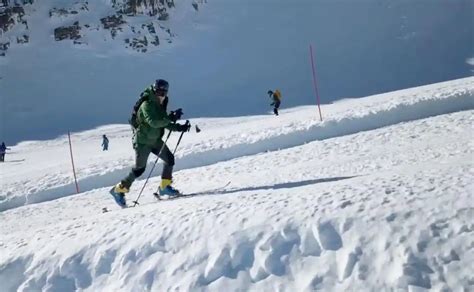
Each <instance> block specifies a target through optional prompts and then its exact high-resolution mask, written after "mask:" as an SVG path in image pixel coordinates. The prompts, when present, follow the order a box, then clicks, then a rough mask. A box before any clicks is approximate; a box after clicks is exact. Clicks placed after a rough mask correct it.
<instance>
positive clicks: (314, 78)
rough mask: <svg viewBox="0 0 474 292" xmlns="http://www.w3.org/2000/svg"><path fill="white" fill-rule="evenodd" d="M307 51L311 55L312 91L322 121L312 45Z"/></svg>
mask: <svg viewBox="0 0 474 292" xmlns="http://www.w3.org/2000/svg"><path fill="white" fill-rule="evenodd" d="M309 53H310V55H311V69H313V83H314V92H315V94H316V100H317V101H318V109H319V118H320V119H321V121H323V116H322V114H321V106H320V104H321V101H320V99H319V92H318V86H317V84H316V70H315V69H314V60H313V46H312V45H309Z"/></svg>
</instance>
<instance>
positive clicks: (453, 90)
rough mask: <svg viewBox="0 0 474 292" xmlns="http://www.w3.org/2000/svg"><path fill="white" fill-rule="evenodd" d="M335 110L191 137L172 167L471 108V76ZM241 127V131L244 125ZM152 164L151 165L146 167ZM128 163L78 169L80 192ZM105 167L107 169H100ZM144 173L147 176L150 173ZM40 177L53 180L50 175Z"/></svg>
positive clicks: (40, 198)
mask: <svg viewBox="0 0 474 292" xmlns="http://www.w3.org/2000/svg"><path fill="white" fill-rule="evenodd" d="M337 106H338V108H339V109H340V108H343V109H344V110H343V111H339V112H336V113H333V114H332V115H330V116H329V117H328V118H326V119H325V120H324V121H323V122H319V120H318V119H317V118H316V117H315V116H314V114H313V113H311V111H313V108H308V109H307V110H306V111H305V112H304V113H305V114H303V115H302V114H301V113H299V114H294V113H292V111H288V112H286V113H285V112H284V113H283V114H282V116H280V117H279V119H280V120H282V121H281V123H279V124H276V126H275V124H270V125H265V124H262V122H261V117H253V118H252V117H250V118H248V121H247V129H248V131H246V133H242V132H241V131H240V130H236V129H232V127H230V128H229V127H227V128H225V130H224V131H225V132H222V133H220V134H219V135H212V137H213V138H211V139H208V140H206V138H207V134H206V133H205V132H204V133H203V134H201V136H197V135H196V136H197V137H198V138H201V139H194V140H193V141H197V142H194V143H189V142H188V143H183V145H181V146H180V151H178V153H177V161H178V163H177V165H176V167H175V169H176V170H183V169H188V168H193V167H200V166H205V165H210V164H214V163H216V162H220V161H225V160H230V159H234V158H237V157H241V156H245V155H253V154H257V153H261V152H266V151H274V150H279V149H285V148H289V147H294V146H298V145H302V144H305V143H308V142H311V141H316V140H324V139H329V138H334V137H340V136H344V135H350V134H354V133H358V132H361V131H368V130H373V129H377V128H381V127H385V126H389V125H393V124H397V123H401V122H408V121H413V120H418V119H423V118H427V117H432V116H436V115H441V114H448V113H452V112H457V111H463V110H470V109H474V78H465V79H459V80H456V81H451V82H447V83H446V82H445V83H438V84H434V85H428V86H423V87H419V88H415V89H407V90H401V91H396V92H391V93H387V94H381V95H375V96H371V97H366V98H364V99H353V100H344V101H341V102H338V103H337ZM331 107H332V106H331V105H328V106H325V107H323V112H329V113H331V110H332V109H331ZM225 120H226V119H224V121H225ZM204 121H205V120H204ZM213 123H215V122H213ZM224 123H225V122H224ZM239 127H240V128H239V129H242V125H239ZM127 128H128V127H127ZM213 130H214V131H213V133H214V132H215V131H222V130H223V128H221V129H219V128H216V129H213ZM122 135H123V133H122ZM202 136H204V138H202ZM152 161H154V158H153V160H152ZM152 163H153V162H149V165H148V169H150V167H151V165H152ZM132 164H133V162H132V161H130V160H126V161H124V162H123V163H121V164H119V165H118V166H115V167H114V168H111V169H108V168H106V166H99V167H100V168H99V169H97V170H98V171H100V173H97V172H92V173H89V174H84V173H81V171H80V170H79V174H78V177H79V185H80V186H81V191H89V190H92V189H96V188H99V187H105V186H110V185H113V184H114V183H116V182H117V180H118V179H119V178H121V177H123V176H125V175H126V173H127V172H128V171H129V169H130V166H131V165H132ZM104 168H106V169H105V170H104ZM148 169H147V170H148ZM159 169H160V167H158V168H157V170H159ZM145 174H146V175H147V174H148V171H147V172H146V173H145ZM157 174H158V172H155V173H154V175H157ZM43 179H46V180H48V181H50V180H51V179H50V178H49V177H48V176H46V177H45V178H43ZM68 180H69V179H68ZM69 181H70V180H69ZM49 184H50V182H49ZM4 189H5V188H4ZM74 190H75V186H74V183H73V182H70V183H66V184H63V183H61V181H60V182H59V183H58V184H56V185H48V186H47V187H46V188H43V189H40V190H34V191H29V192H28V193H23V194H18V193H17V194H16V195H15V196H8V195H3V194H2V195H1V196H2V197H3V201H2V202H1V203H0V211H4V210H8V209H11V208H16V207H18V206H22V205H25V204H33V203H39V202H45V201H49V200H54V199H57V198H60V197H63V196H68V195H73V194H75V192H74ZM10 192H12V191H10Z"/></svg>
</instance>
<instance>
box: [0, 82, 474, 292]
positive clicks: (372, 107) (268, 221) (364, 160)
mask: <svg viewBox="0 0 474 292" xmlns="http://www.w3.org/2000/svg"><path fill="white" fill-rule="evenodd" d="M473 102H474V78H467V79H461V80H456V81H451V82H445V83H440V84H434V85H430V86H426V87H420V88H413V89H409V90H404V91H399V92H392V93H389V94H386V95H379V96H371V97H367V98H363V99H358V100H344V101H341V102H337V103H335V104H333V105H328V106H325V107H324V108H323V113H324V115H325V120H324V122H319V121H318V118H317V110H316V109H315V108H314V107H302V108H294V109H290V110H287V111H284V112H283V113H282V114H281V116H279V117H274V116H271V115H269V116H255V117H252V116H249V117H242V118H233V119H196V120H193V121H192V122H194V123H195V124H198V125H199V126H200V127H201V129H202V132H200V133H189V134H186V135H185V136H184V138H183V142H182V146H180V149H179V150H178V152H177V153H178V154H177V156H178V159H177V170H178V171H177V172H176V173H175V184H176V186H177V187H178V188H179V189H181V190H182V191H184V192H188V193H190V192H201V191H203V193H202V194H201V195H197V196H195V197H190V198H184V199H178V200H173V201H167V202H166V201H163V202H159V203H155V201H154V198H153V197H152V196H151V193H152V192H153V191H154V189H155V188H156V186H157V185H158V178H157V177H153V178H152V179H151V180H150V181H149V184H148V186H147V187H146V188H145V192H144V195H143V196H142V198H141V200H140V201H141V205H140V206H139V207H136V208H130V209H125V210H120V209H119V208H118V207H116V206H115V205H114V203H113V200H112V198H111V197H110V195H108V194H107V191H108V189H109V187H110V185H111V184H113V183H115V182H116V181H117V180H119V179H120V177H121V176H122V175H123V174H124V173H125V172H126V171H127V167H128V166H129V165H130V164H131V162H132V150H131V147H130V141H129V139H130V133H129V129H128V128H127V127H126V126H122V125H111V126H105V127H102V128H100V129H95V130H91V131H86V132H81V133H74V134H73V135H72V137H73V143H74V144H73V150H74V152H75V154H76V157H75V158H76V159H75V161H76V166H77V168H78V170H79V179H80V182H79V184H80V187H81V189H82V190H83V192H82V193H80V194H78V195H72V194H73V185H72V184H71V175H69V174H68V173H69V169H70V164H69V162H68V155H69V152H68V151H69V150H68V148H67V147H68V146H67V142H66V140H65V138H61V139H56V140H51V141H46V142H23V143H20V144H19V145H17V146H15V147H13V149H12V152H11V153H9V154H7V162H6V163H4V164H0V170H1V173H0V175H1V177H2V197H4V198H5V199H6V200H4V202H3V204H2V209H3V211H2V212H1V213H0V222H2V224H0V234H1V237H0V283H2V291H3V290H4V291H74V290H82V291H175V290H180V291H222V290H224V289H225V290H228V291H314V290H318V289H321V290H323V291H398V290H401V291H425V290H426V291H427V290H429V289H431V290H430V291H469V290H471V289H472V288H473V285H474V278H473V277H472V275H473V274H474V268H473V265H472V262H473V261H474V253H473V249H474V233H473V232H474V224H473V221H472V218H473V216H474V203H473V202H474V200H473V189H474V183H473V181H474V171H473V169H474V168H473V163H474V161H473V151H474V145H473V141H474V140H473V122H474V115H473V113H474V106H473ZM103 133H106V134H107V135H108V136H109V138H110V140H111V145H110V146H111V149H110V151H109V152H102V151H101V150H100V135H102V134H103ZM175 138H176V137H174V139H173V140H172V141H171V142H170V143H169V144H170V145H173V143H175V142H176V139H175ZM266 150H270V151H266ZM227 182H230V184H229V185H227ZM142 185H143V180H142V181H137V182H136V184H135V185H134V187H133V191H132V193H131V194H130V195H129V196H128V199H129V200H132V199H135V196H136V195H137V193H138V190H139V189H140V188H141V186H142ZM222 186H225V187H224V188H223V189H219V188H220V187H222ZM35 188H36V189H35ZM216 189H218V191H213V190H216ZM6 190H7V191H6ZM5 191H6V192H5ZM26 194H29V195H28V196H26V199H25V195H26ZM25 200H27V203H34V202H42V203H37V204H28V205H26V206H21V207H20V206H19V205H20V203H21V204H23V203H24V202H25ZM104 207H106V208H108V209H109V210H110V212H107V213H102V212H101V211H102V208H104Z"/></svg>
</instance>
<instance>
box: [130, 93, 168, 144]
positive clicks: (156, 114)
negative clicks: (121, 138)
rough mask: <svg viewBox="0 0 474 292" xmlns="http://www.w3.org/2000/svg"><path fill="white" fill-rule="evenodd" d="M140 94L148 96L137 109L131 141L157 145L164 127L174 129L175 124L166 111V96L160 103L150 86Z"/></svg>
mask: <svg viewBox="0 0 474 292" xmlns="http://www.w3.org/2000/svg"><path fill="white" fill-rule="evenodd" d="M142 94H143V95H148V97H149V98H148V99H147V100H145V101H144V102H143V103H142V104H141V105H140V108H139V109H138V113H137V120H138V128H137V130H136V131H135V135H134V139H133V142H134V144H144V145H150V146H153V145H157V143H158V142H159V141H160V140H161V137H163V134H164V133H165V129H168V130H171V131H176V130H177V124H175V123H173V122H172V121H171V120H170V118H169V116H168V113H167V112H166V108H167V106H168V97H166V98H165V100H164V102H163V104H160V103H159V102H158V101H157V99H156V96H155V93H154V92H153V90H152V89H151V88H147V89H146V90H145V91H144V92H143V93H142Z"/></svg>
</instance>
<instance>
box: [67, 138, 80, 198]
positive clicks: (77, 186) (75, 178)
mask: <svg viewBox="0 0 474 292" xmlns="http://www.w3.org/2000/svg"><path fill="white" fill-rule="evenodd" d="M67 136H68V138H69V152H70V153H71V162H72V172H73V174H74V181H75V182H76V192H77V193H78V194H79V185H78V184H77V177H76V168H75V167H74V158H73V156H72V143H71V133H69V131H67Z"/></svg>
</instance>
